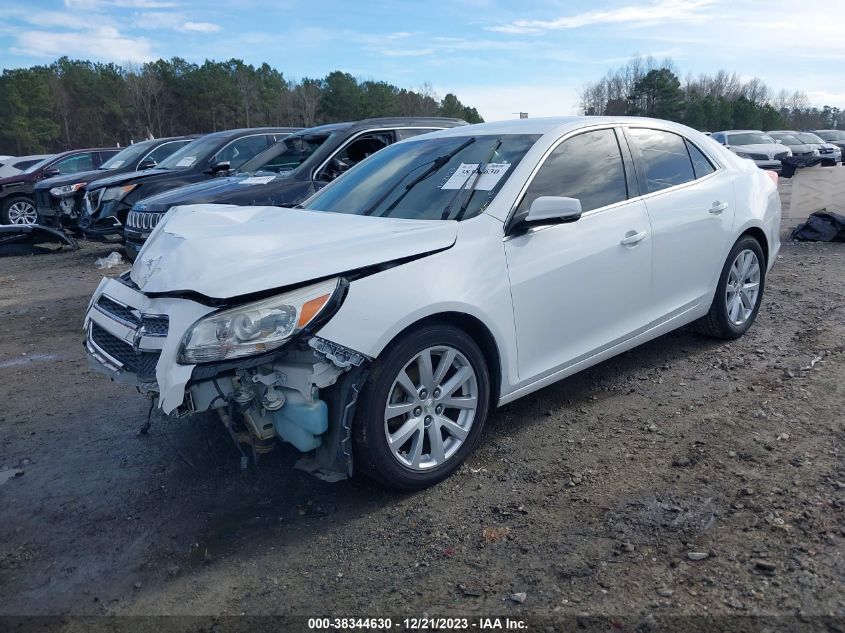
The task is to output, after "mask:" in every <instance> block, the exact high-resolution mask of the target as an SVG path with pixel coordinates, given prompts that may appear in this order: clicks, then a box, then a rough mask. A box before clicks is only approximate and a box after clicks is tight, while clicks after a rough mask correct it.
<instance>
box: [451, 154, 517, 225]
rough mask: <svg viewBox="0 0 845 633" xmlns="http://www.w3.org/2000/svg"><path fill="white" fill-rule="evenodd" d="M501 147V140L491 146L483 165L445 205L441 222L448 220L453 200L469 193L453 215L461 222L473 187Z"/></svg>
mask: <svg viewBox="0 0 845 633" xmlns="http://www.w3.org/2000/svg"><path fill="white" fill-rule="evenodd" d="M501 146H502V139H499V140H497V141H496V143H495V144H494V145H493V149H491V150H490V153H489V154H488V155H487V158H486V160H485V161H484V162H483V163H480V164H479V165H478V167H477V168H476V170H475V171H474V172H473V173H472V175H471V176H470V177H469V178H467V179H466V181H465V182H464V184H463V185H461V187H460V188H458V190H457V191H456V192H455V195H453V196H452V199H451V200H449V202H448V203H447V204H446V206H445V207H444V208H443V213H442V214H441V215H440V219H441V220H448V219H449V215H450V214H451V213H452V205H453V204H455V200H457V199H458V196H460V195H461V194H462V193H466V192H469V195H468V196H467V197H466V198H465V199H464V201H463V203H462V204H461V207H460V209H458V213H457V214H456V215H455V220H458V221H460V220H462V219H463V217H464V213H466V210H467V207H468V206H469V201H470V200H472V195H473V194H474V193H475V186H476V185H477V184H478V181H479V180H480V179H481V176H483V175H484V170H485V169H487V165H489V164H490V161H491V160H493V157H494V156H495V155H496V152H498V151H499V148H500V147H501ZM470 180H471V181H472V183H471V184H470V186H469V187H467V186H466V185H467V183H468V182H470Z"/></svg>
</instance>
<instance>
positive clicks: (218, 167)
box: [208, 160, 232, 176]
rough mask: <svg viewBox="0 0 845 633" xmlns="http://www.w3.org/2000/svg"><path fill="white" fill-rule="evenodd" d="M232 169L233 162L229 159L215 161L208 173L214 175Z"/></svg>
mask: <svg viewBox="0 0 845 633" xmlns="http://www.w3.org/2000/svg"><path fill="white" fill-rule="evenodd" d="M231 169H232V163H230V162H229V161H228V160H223V161H220V162H219V163H214V164H213V165H212V166H211V167H210V168H209V169H208V173H210V174H211V175H212V176H215V175H217V174H219V173H220V172H221V171H230V170H231Z"/></svg>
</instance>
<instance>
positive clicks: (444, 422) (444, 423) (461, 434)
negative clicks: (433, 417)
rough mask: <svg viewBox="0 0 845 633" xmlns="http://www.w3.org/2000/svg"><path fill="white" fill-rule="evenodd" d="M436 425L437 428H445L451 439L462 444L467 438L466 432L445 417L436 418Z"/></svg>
mask: <svg viewBox="0 0 845 633" xmlns="http://www.w3.org/2000/svg"><path fill="white" fill-rule="evenodd" d="M437 423H438V425H439V426H441V427H443V428H445V429H446V430H447V431H448V432H449V435H451V436H452V437H454V438H457V439H459V440H460V441H462V442H463V441H464V440H465V439H466V438H467V434H468V431H467V430H466V429H465V428H464V427H462V426H460V425H458V424H457V423H456V422H453V421H452V420H450V419H449V418H447V417H446V416H445V415H441V416H438V417H437Z"/></svg>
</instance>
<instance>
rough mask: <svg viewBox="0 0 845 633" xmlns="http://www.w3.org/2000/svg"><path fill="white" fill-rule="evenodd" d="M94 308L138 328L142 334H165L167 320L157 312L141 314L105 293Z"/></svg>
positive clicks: (167, 326)
mask: <svg viewBox="0 0 845 633" xmlns="http://www.w3.org/2000/svg"><path fill="white" fill-rule="evenodd" d="M96 308H97V309H98V310H99V311H100V312H102V313H104V314H106V315H107V316H109V317H111V318H112V319H114V320H115V321H119V322H121V323H123V324H124V325H126V326H127V327H131V328H133V329H138V328H140V332H141V335H142V336H167V332H168V328H169V321H168V318H167V317H166V316H163V315H159V314H141V313H140V312H139V311H138V310H134V309H132V308H130V307H129V306H127V305H124V304H122V303H120V302H119V301H115V300H114V299H112V298H111V297H109V296H107V295H101V296H100V298H99V299H97V304H96Z"/></svg>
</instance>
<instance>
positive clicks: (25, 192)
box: [0, 147, 120, 224]
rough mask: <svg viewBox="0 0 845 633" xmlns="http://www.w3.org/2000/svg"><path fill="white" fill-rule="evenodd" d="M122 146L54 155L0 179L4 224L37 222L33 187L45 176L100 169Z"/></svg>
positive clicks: (0, 212)
mask: <svg viewBox="0 0 845 633" xmlns="http://www.w3.org/2000/svg"><path fill="white" fill-rule="evenodd" d="M119 151H120V148H114V147H103V148H97V149H76V150H71V151H68V152H61V153H59V154H53V155H52V156H49V157H47V158H45V159H44V160H41V161H39V162H37V163H35V164H34V165H31V166H30V167H28V168H26V169H25V170H24V171H22V172H21V173H19V174H15V175H14V176H9V177H7V178H0V224H35V223H36V222H37V221H38V212H37V211H36V208H35V199H34V197H33V190H34V188H35V184H36V183H37V182H39V181H40V180H43V179H44V178H52V177H53V176H59V175H62V174H75V173H78V172H80V171H86V170H91V169H96V168H97V167H98V166H99V165H102V164H103V163H104V162H105V161H107V160H108V159H109V158H111V157H112V156H114V155H115V154H117V153H118V152H119Z"/></svg>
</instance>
